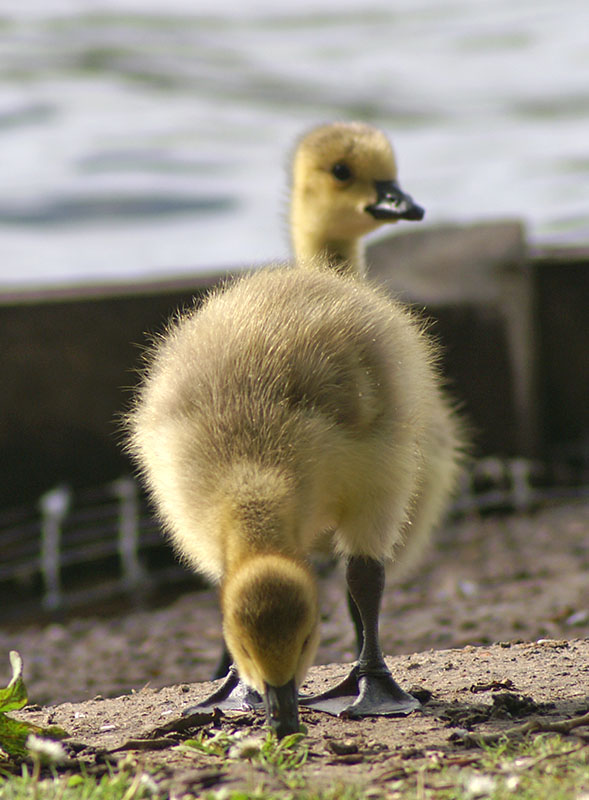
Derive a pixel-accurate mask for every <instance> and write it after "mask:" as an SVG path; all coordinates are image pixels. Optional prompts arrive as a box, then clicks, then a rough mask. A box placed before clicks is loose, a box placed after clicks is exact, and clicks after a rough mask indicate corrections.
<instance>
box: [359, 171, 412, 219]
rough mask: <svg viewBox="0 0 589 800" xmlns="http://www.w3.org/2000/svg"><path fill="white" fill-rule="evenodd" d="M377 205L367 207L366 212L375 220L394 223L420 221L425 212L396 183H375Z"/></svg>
mask: <svg viewBox="0 0 589 800" xmlns="http://www.w3.org/2000/svg"><path fill="white" fill-rule="evenodd" d="M375 186H376V203H373V204H372V205H370V206H366V208H365V211H367V212H368V213H369V214H372V216H373V217H374V219H378V220H382V221H383V222H387V221H388V222H394V221H395V220H397V219H409V220H416V221H417V220H420V219H423V217H424V214H425V211H424V209H423V208H422V207H421V206H418V205H417V203H414V202H413V198H412V197H410V195H408V194H405V192H403V191H402V190H401V187H400V186H399V184H398V183H397V182H396V181H375Z"/></svg>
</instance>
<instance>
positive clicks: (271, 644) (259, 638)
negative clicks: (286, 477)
mask: <svg viewBox="0 0 589 800" xmlns="http://www.w3.org/2000/svg"><path fill="white" fill-rule="evenodd" d="M221 604H222V611H223V632H224V634H225V641H226V643H227V646H228V648H229V650H230V651H231V655H232V656H233V659H234V662H235V664H236V665H237V669H238V671H239V674H240V676H241V678H242V679H243V680H244V681H245V683H246V684H248V685H249V686H251V687H252V688H254V689H256V690H257V691H258V692H259V693H260V694H261V695H262V697H263V698H264V705H265V708H266V717H267V721H268V723H269V724H270V725H271V726H272V727H273V728H274V730H275V731H276V733H277V735H278V736H279V737H282V736H286V735H287V734H289V733H296V732H298V730H299V718H298V687H299V686H300V684H301V682H302V681H303V679H304V677H305V675H306V673H307V670H308V669H309V667H310V665H311V662H312V661H313V658H314V656H315V651H316V649H317V644H318V636H319V634H318V626H317V622H318V619H317V618H318V612H317V591H316V587H315V581H314V580H313V578H312V576H311V574H310V572H309V570H308V569H307V568H306V567H305V566H304V565H303V564H302V563H300V562H299V561H296V560H294V559H292V558H289V557H286V556H282V555H257V556H253V557H252V558H250V559H248V560H247V561H246V562H245V563H243V564H242V565H241V566H240V568H239V569H238V570H237V571H236V572H235V573H234V574H233V575H231V576H229V577H228V578H227V579H226V581H225V582H224V584H223V587H222V593H221Z"/></svg>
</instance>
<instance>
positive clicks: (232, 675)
mask: <svg viewBox="0 0 589 800" xmlns="http://www.w3.org/2000/svg"><path fill="white" fill-rule="evenodd" d="M263 704H264V701H263V700H262V698H261V697H260V695H259V694H258V692H256V691H255V690H254V689H250V687H249V686H247V685H246V684H245V683H244V682H243V681H242V680H240V678H239V674H238V672H237V669H236V668H235V667H234V666H232V667H231V668H230V670H229V674H228V675H227V677H226V678H225V680H224V681H223V683H222V684H221V686H220V687H219V688H218V689H217V690H216V691H215V692H213V694H211V695H209V696H208V697H205V699H204V700H201V702H200V703H197V704H196V705H195V706H191V707H190V708H187V709H186V710H185V711H183V712H182V716H187V715H189V714H194V713H195V712H197V711H202V710H203V709H204V708H222V709H225V710H232V711H251V710H252V709H254V708H260V707H263Z"/></svg>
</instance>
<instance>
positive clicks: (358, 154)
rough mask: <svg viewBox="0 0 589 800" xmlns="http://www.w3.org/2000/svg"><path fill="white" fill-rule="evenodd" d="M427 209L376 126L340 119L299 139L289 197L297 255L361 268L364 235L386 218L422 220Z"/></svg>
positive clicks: (346, 266)
mask: <svg viewBox="0 0 589 800" xmlns="http://www.w3.org/2000/svg"><path fill="white" fill-rule="evenodd" d="M424 213H425V212H424V210H423V208H421V206H418V205H417V204H416V203H414V202H413V199H412V198H411V197H410V196H409V195H408V194H405V193H404V192H403V191H402V190H401V187H400V186H399V184H398V182H397V164H396V161H395V156H394V153H393V150H392V147H391V145H390V143H389V141H388V139H387V138H386V136H385V135H384V134H383V133H382V132H381V131H380V130H378V129H377V128H373V127H371V126H370V125H365V124H364V123H360V122H347V123H344V122H336V123H333V124H330V125H323V126H321V127H319V128H315V129H314V130H312V131H311V132H310V133H308V134H307V135H306V136H305V137H304V138H303V139H301V141H300V142H299V145H298V147H297V149H296V151H295V156H294V163H293V184H292V198H291V231H292V237H293V245H294V250H295V256H296V258H297V259H299V260H301V261H303V262H309V261H312V260H313V259H315V258H316V257H317V256H318V255H319V256H320V258H321V259H322V260H323V261H327V263H328V264H330V265H331V266H334V267H336V268H341V269H346V268H348V269H349V268H350V267H351V268H352V270H354V269H355V270H356V271H360V272H361V271H362V269H363V267H362V258H361V255H360V251H359V244H358V239H359V238H360V237H361V236H364V235H365V234H367V233H369V232H370V231H373V230H375V229H376V228H378V227H379V226H380V225H382V224H384V223H387V222H397V221H398V220H400V219H407V220H421V219H423V216H424Z"/></svg>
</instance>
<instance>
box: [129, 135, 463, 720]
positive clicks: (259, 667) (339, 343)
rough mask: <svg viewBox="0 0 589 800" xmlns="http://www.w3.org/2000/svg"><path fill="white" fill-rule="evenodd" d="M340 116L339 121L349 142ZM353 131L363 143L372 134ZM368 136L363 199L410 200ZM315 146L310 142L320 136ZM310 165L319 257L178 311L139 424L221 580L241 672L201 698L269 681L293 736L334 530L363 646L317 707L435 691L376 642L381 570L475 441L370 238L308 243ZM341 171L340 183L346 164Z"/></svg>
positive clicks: (181, 538) (185, 534) (429, 512)
mask: <svg viewBox="0 0 589 800" xmlns="http://www.w3.org/2000/svg"><path fill="white" fill-rule="evenodd" d="M344 127H345V126H344ZM341 128H342V126H334V130H335V131H336V132H337V136H336V139H337V140H338V141H340V143H341V135H340V134H341ZM320 130H324V131H325V129H320ZM351 130H352V133H353V140H354V142H357V140H358V137H357V133H358V130H361V131H362V132H365V131H366V129H365V126H351ZM368 130H369V131H370V130H371V129H368ZM314 136H316V133H312V134H311V137H312V139H311V141H312V140H313V137H314ZM366 136H368V134H366ZM366 136H364V133H363V137H361V139H362V141H363V142H364V145H363V146H364V147H368V143H369V142H370V141H374V142H376V145H375V146H376V148H377V151H378V153H377V155H375V156H374V158H370V157H368V155H367V156H366V158H365V163H367V164H369V165H374V164H376V163H381V162H382V163H383V169H382V171H380V170H379V171H377V172H375V173H374V174H373V173H372V171H371V173H370V174H371V178H370V180H372V182H373V184H374V186H373V188H372V192H371V191H370V190H369V189H366V193H364V194H362V199H359V200H355V201H354V206H355V208H356V213H357V214H359V215H362V214H365V215H367V216H368V217H372V218H374V213H373V212H374V207H375V206H378V205H379V203H384V204H385V205H391V204H392V205H396V204H397V200H391V198H388V199H387V198H384V197H380V199H379V194H378V191H379V190H378V186H377V184H378V183H379V182H382V181H388V182H390V181H392V180H394V178H393V177H391V176H392V174H393V173H391V172H390V171H389V172H388V173H385V170H384V164H385V162H386V163H387V164H388V167H389V168H390V167H391V163H392V164H394V159H393V161H392V162H391V161H390V160H388V161H387V159H386V158H385V156H386V155H387V153H388V158H389V159H390V158H392V156H391V155H390V151H387V150H386V148H383V146H382V138H383V137H382V135H381V134H379V135H376V134H374V137H373V139H371V138H370V136H368V138H366ZM322 141H323V143H324V145H325V138H323V139H322ZM385 141H386V140H385ZM325 146H326V145H325ZM338 146H339V145H338ZM358 147H359V145H358V144H355V145H354V148H352V149H351V150H350V149H348V150H347V151H346V152H347V153H348V158H349V154H350V153H355V155H356V159H355V160H354V161H353V165H354V169H355V174H357V175H359V174H360V164H361V163H364V161H361V159H360V155H359V153H360V151H359V150H358ZM301 148H303V150H305V149H307V150H308V149H309V141H308V140H307V139H305V140H303V142H302V144H301ZM311 149H312V150H314V149H315V148H311ZM334 152H337V153H338V155H337V158H338V163H339V162H340V161H341V156H340V155H339V150H336V151H334ZM296 163H298V167H297V166H295V176H296V170H297V169H298V177H295V183H294V187H293V191H294V196H293V236H295V241H296V242H298V243H299V244H297V253H298V256H299V259H300V262H304V263H302V266H304V267H306V268H305V269H301V268H296V267H295V268H288V267H284V266H278V267H274V268H268V269H264V270H260V271H258V272H256V273H253V274H250V275H247V276H244V277H241V278H240V279H238V280H236V281H235V282H234V283H233V284H232V285H230V286H229V287H226V288H223V289H220V290H216V291H214V292H212V293H211V295H210V296H209V297H208V299H207V300H206V301H205V302H204V303H203V305H202V306H201V307H200V308H198V309H196V310H193V311H190V312H187V313H184V314H181V315H179V316H178V317H177V318H176V319H175V320H174V321H173V322H172V323H171V324H170V326H169V328H168V330H167V332H166V333H165V334H164V335H163V336H162V337H161V338H160V340H159V341H158V342H157V343H156V345H155V346H154V348H153V349H152V352H151V354H150V355H149V358H148V364H147V369H146V371H145V376H144V380H143V383H142V386H141V388H140V389H139V391H138V393H137V397H136V402H135V406H134V409H133V410H132V411H131V413H130V414H129V418H128V427H129V447H130V450H131V452H132V453H133V455H134V457H135V459H136V461H137V463H138V465H139V467H140V469H141V471H142V473H143V475H144V478H145V481H146V483H147V485H148V487H149V490H150V492H151V494H152V496H153V499H154V501H155V504H156V506H157V509H158V512H159V514H160V517H161V519H162V521H163V524H164V525H165V527H166V529H167V531H168V533H169V535H170V537H171V539H172V542H173V543H174V545H175V547H176V548H177V550H178V551H179V553H180V554H181V556H182V557H183V558H184V559H185V560H186V561H187V562H188V563H189V564H191V565H192V566H193V567H194V568H195V569H196V570H198V571H199V572H201V573H203V574H205V575H207V576H208V577H209V578H211V579H212V580H213V581H215V582H217V583H218V584H219V585H220V588H221V605H222V613H223V625H224V635H225V639H226V642H227V644H228V646H229V649H230V651H231V654H232V657H233V660H234V663H235V665H236V669H235V668H234V669H233V670H232V672H231V674H230V675H229V677H228V679H227V680H226V681H225V683H224V684H223V686H222V687H221V689H220V690H219V691H218V692H216V693H215V694H214V695H213V696H212V697H210V698H208V700H207V701H205V704H206V705H209V706H210V705H224V704H231V703H232V702H236V701H238V702H243V703H245V704H250V705H251V704H255V702H256V694H255V693H256V692H257V693H259V695H261V696H262V698H263V701H264V703H265V707H266V713H267V718H268V721H269V722H270V724H271V725H272V726H273V727H274V728H275V730H276V731H277V733H278V735H279V736H283V735H286V734H287V733H290V732H293V731H296V730H298V698H297V694H298V688H299V686H300V685H301V683H302V681H303V680H304V677H305V674H306V672H307V670H308V668H309V666H310V664H311V663H312V661H313V658H314V654H315V651H316V648H317V642H318V625H317V623H318V611H317V597H316V588H315V581H314V578H313V576H312V574H311V572H310V569H309V566H308V563H307V558H308V555H309V553H310V552H311V551H312V549H313V546H314V542H315V541H316V539H317V537H318V536H320V535H321V534H322V533H325V532H326V531H329V532H331V541H332V543H333V547H334V549H335V551H336V552H337V553H339V554H340V555H341V556H343V557H344V558H345V560H346V562H347V572H346V577H347V584H348V590H349V592H350V595H351V597H352V599H353V603H354V607H355V609H356V610H357V613H358V617H359V619H360V622H361V628H362V637H361V638H362V650H361V653H360V657H359V660H358V663H357V664H356V666H355V667H354V668H353V670H352V672H351V673H350V675H349V677H348V679H346V681H344V683H343V684H342V685H340V686H337V687H335V688H334V689H333V690H331V691H330V692H327V693H325V694H324V695H321V696H319V697H316V698H311V699H305V700H303V701H301V702H304V703H305V704H308V705H312V706H313V707H314V708H318V709H320V710H324V711H328V712H329V713H338V714H344V715H346V716H349V717H361V716H365V715H370V714H386V715H393V714H404V713H409V712H410V711H411V710H413V709H414V708H416V707H417V706H418V705H419V703H418V701H417V700H415V698H413V697H411V695H408V694H407V693H405V692H404V691H403V690H402V689H401V688H400V687H399V686H398V685H397V684H396V683H395V681H394V680H393V678H392V676H391V675H390V672H389V670H388V669H387V667H386V665H385V663H384V659H383V657H382V653H381V650H380V645H379V639H378V615H379V607H380V600H381V596H382V591H383V586H384V564H385V562H387V561H390V560H392V559H395V558H398V557H399V556H401V557H402V554H403V552H408V553H409V554H413V555H415V554H416V553H418V552H419V550H420V549H421V548H422V546H423V543H424V542H425V541H426V540H427V537H428V535H429V531H430V529H431V527H432V526H433V525H434V524H436V523H437V522H439V520H440V517H441V515H442V513H443V509H444V506H445V504H446V502H447V499H448V497H449V494H450V492H451V490H452V488H453V486H454V484H455V481H456V477H457V473H458V468H459V466H458V465H459V461H460V450H461V446H462V436H461V432H460V424H459V422H458V421H457V419H456V417H455V415H454V413H453V412H452V410H451V407H450V404H449V403H448V402H447V401H446V399H445V397H444V395H443V392H442V389H441V388H440V383H441V382H440V378H439V375H438V372H437V369H436V359H437V352H436V348H435V347H434V345H433V344H432V342H431V340H430V339H429V337H428V336H427V334H426V332H425V330H424V326H423V324H422V323H421V322H420V321H419V320H417V319H416V318H415V317H414V316H413V315H412V314H411V312H410V311H409V310H408V309H407V308H406V307H404V306H403V305H402V304H400V303H398V302H395V301H392V300H391V299H390V298H389V297H388V296H387V295H386V294H385V293H384V292H383V291H381V290H379V289H376V288H374V287H372V286H370V285H369V284H368V283H367V282H365V281H363V280H358V275H359V274H360V273H361V271H362V267H363V265H362V262H361V255H360V250H359V247H358V243H357V241H354V237H348V240H346V241H347V242H348V244H349V245H350V246H349V247H348V245H346V247H344V246H343V244H341V242H344V239H337V241H338V242H339V244H338V248H337V249H331V244H330V241H328V238H326V237H324V238H323V239H322V240H321V239H318V238H316V237H317V235H318V234H317V232H318V231H319V230H321V224H320V223H321V220H319V221H318V222H317V224H316V225H315V227H314V231H313V236H314V237H315V238H314V239H313V242H314V244H313V247H314V248H319V252H316V253H315V256H313V253H312V247H311V246H309V247H308V249H307V250H306V251H305V247H304V240H305V237H302V238H301V231H302V230H303V229H304V228H302V227H299V228H297V226H296V224H295V217H296V214H295V213H294V207H295V206H296V195H297V186H299V187H300V186H301V185H306V186H310V185H312V181H311V178H310V176H307V177H305V175H304V170H302V167H301V163H304V162H301V161H299V162H297V159H295V164H296ZM309 163H314V162H309ZM346 163H347V162H346ZM309 169H310V170H311V172H312V169H311V167H309ZM301 170H302V172H301ZM313 174H315V173H313ZM394 175H396V172H395V173H394ZM301 176H302V177H301ZM324 177H325V175H324V174H323V173H321V174H320V175H319V177H317V180H319V181H322V180H323V178H324ZM301 180H302V183H301ZM329 180H330V181H331V182H332V188H333V187H334V188H333V191H334V192H335V195H336V196H339V195H338V193H340V191H341V190H340V188H339V186H338V183H337V182H338V181H340V178H338V177H337V176H335V175H334V174H330V177H329ZM334 180H335V181H336V183H333V181H334ZM370 180H368V179H366V180H364V179H362V183H363V184H366V186H369V185H370ZM321 185H322V186H323V184H321ZM350 185H351V184H350ZM360 194H361V193H360V192H354V193H352V194H351V195H350V196H352V195H353V196H354V197H356V195H358V197H360ZM314 196H315V197H322V198H323V200H322V204H323V205H322V206H320V207H322V208H323V209H324V211H323V212H322V214H323V216H325V217H326V219H327V218H331V216H332V214H331V206H330V203H329V202H328V200H327V199H326V198H327V193H326V191H325V187H324V186H323V188H322V190H321V191H320V192H319V191H318V192H316V194H315V195H313V192H310V194H309V202H312V201H313V197H314ZM334 202H335V201H334ZM365 203H367V205H365ZM398 203H399V204H403V203H405V204H406V205H405V206H402V205H401V209H403V208H405V210H407V208H410V205H409V201H408V200H406V199H405V200H399V201H398ZM339 207H340V209H342V214H345V213H346V212H345V211H344V210H343V208H344V206H343V205H341V204H340V206H339ZM397 211H398V209H397ZM391 213H393V212H391ZM394 213H397V212H394ZM401 213H404V212H403V210H401ZM408 213H413V212H411V211H409V212H408ZM298 219H299V220H300V219H301V217H300V215H299V217H298ZM349 219H350V215H348V225H350V224H351V223H350V222H349ZM364 224H365V225H369V226H373V225H374V223H373V222H372V221H371V220H370V219H369V220H368V222H365V223H364ZM323 229H324V231H328V230H329V231H332V230H334V227H333V225H332V224H331V223H330V224H329V225H327V224H326V225H324V226H323ZM356 230H358V231H360V230H364V228H362V225H361V224H360V223H358V225H357V227H356ZM308 236H309V237H310V236H311V233H308ZM333 241H336V240H335V239H334V240H333ZM301 242H303V244H300V243H301ZM321 242H322V243H321ZM350 243H351V244H350ZM340 245H341V246H340ZM311 267H313V268H311ZM330 267H335V269H331V268H330ZM238 677H239V678H241V679H242V682H241V683H239V684H238ZM258 700H259V698H258Z"/></svg>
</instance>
